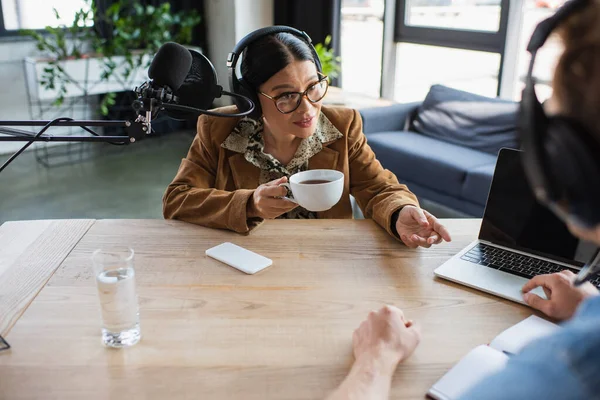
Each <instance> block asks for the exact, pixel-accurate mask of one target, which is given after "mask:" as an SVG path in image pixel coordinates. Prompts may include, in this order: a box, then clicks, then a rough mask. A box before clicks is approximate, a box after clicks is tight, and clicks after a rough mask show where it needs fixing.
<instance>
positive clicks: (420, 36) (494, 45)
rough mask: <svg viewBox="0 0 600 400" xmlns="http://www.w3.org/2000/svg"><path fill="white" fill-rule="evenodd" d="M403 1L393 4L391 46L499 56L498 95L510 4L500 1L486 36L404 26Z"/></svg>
mask: <svg viewBox="0 0 600 400" xmlns="http://www.w3.org/2000/svg"><path fill="white" fill-rule="evenodd" d="M407 2H408V1H407V0H397V1H396V10H395V19H394V42H395V43H396V44H398V43H412V44H422V45H429V46H436V47H446V48H454V49H461V50H472V51H481V52H487V53H494V54H499V55H500V66H499V69H498V87H497V94H498V95H500V90H501V87H502V76H503V75H504V73H503V69H504V57H505V53H506V45H507V34H508V22H509V15H510V7H511V5H510V0H500V24H499V26H498V31H496V32H486V31H478V30H469V29H458V28H436V27H425V26H412V25H407V24H406V8H407V7H406V6H407Z"/></svg>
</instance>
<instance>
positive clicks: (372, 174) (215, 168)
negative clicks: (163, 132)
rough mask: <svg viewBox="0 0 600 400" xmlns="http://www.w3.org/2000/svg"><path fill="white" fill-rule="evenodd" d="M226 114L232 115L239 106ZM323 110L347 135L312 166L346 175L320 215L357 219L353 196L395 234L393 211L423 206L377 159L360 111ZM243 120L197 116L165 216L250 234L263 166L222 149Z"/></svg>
mask: <svg viewBox="0 0 600 400" xmlns="http://www.w3.org/2000/svg"><path fill="white" fill-rule="evenodd" d="M219 111H221V112H227V113H233V112H235V108H234V107H224V108H222V109H220V110H219ZM321 112H323V113H324V114H325V116H326V117H327V118H328V119H329V120H330V121H331V123H332V124H333V125H334V126H335V127H336V128H337V129H338V130H339V131H340V132H341V133H342V134H343V135H344V136H343V137H342V138H341V139H338V140H335V141H333V142H330V143H326V144H324V145H323V150H321V152H320V153H317V154H316V155H314V156H313V157H312V158H311V159H310V160H309V163H308V169H336V170H338V171H341V172H343V173H344V177H345V178H344V194H343V195H342V199H341V200H340V201H339V202H338V203H337V204H336V205H335V206H333V207H332V208H331V209H329V210H327V211H324V212H320V213H318V214H317V216H318V218H320V219H323V218H352V207H351V204H350V194H352V195H353V196H354V197H355V198H356V200H357V202H358V205H359V206H360V208H361V210H362V211H363V213H364V215H365V217H366V218H373V219H374V220H375V221H376V222H377V223H378V224H379V225H381V226H382V227H383V228H384V229H385V230H386V231H388V232H389V233H390V234H391V235H393V231H392V229H391V228H392V227H391V218H392V214H393V213H394V212H395V211H397V210H399V209H400V208H402V207H403V206H405V205H409V204H411V205H418V202H417V198H416V196H415V195H414V194H413V193H411V192H410V191H409V190H408V189H407V187H406V186H405V185H402V184H400V183H398V180H397V178H396V176H395V175H394V174H392V173H391V172H390V171H388V170H386V169H384V168H383V167H382V166H381V164H380V163H379V161H377V159H376V158H375V153H373V151H372V150H371V148H370V147H369V145H368V144H367V139H366V137H365V135H364V134H363V132H362V119H361V117H360V114H359V113H358V111H356V110H351V109H348V108H341V107H326V106H323V107H322V109H321ZM238 121H239V118H218V117H210V116H204V115H203V116H201V117H200V118H198V132H197V135H196V137H195V139H194V141H193V143H192V145H191V147H190V150H189V152H188V155H187V157H186V158H184V159H183V160H182V162H181V165H180V166H179V171H178V172H177V175H176V176H175V179H173V182H172V183H171V184H170V185H169V187H168V188H167V191H166V193H165V195H164V198H163V214H164V217H165V218H167V219H178V220H182V221H187V222H191V223H194V224H198V225H203V226H207V227H210V228H221V229H229V230H232V231H235V232H238V233H248V232H249V231H250V230H251V229H253V228H254V227H256V226H257V225H258V224H259V223H260V222H261V220H259V219H248V218H247V216H246V206H247V204H248V200H249V199H250V198H251V196H252V193H253V192H254V189H256V188H257V187H258V182H259V176H260V169H259V168H258V167H256V166H254V165H253V164H251V163H250V162H248V161H246V159H245V158H244V154H242V153H236V152H233V151H230V150H227V149H224V148H223V147H221V144H222V143H223V142H224V141H225V139H226V138H227V137H228V136H229V134H230V133H231V131H232V130H233V128H234V127H235V126H236V124H237V123H238Z"/></svg>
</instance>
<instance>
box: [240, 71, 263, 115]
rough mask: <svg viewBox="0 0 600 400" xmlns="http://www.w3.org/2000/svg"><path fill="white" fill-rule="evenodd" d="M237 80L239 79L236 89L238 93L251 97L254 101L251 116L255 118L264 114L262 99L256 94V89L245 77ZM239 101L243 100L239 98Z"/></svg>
mask: <svg viewBox="0 0 600 400" xmlns="http://www.w3.org/2000/svg"><path fill="white" fill-rule="evenodd" d="M237 81H238V88H237V90H236V93H238V94H241V95H242V96H245V97H247V98H249V99H250V100H252V102H253V103H254V111H252V113H251V114H250V115H249V117H251V118H254V119H258V118H260V116H261V115H262V109H261V107H260V101H259V100H258V96H256V93H255V91H254V89H252V88H251V87H249V86H248V85H247V84H246V82H245V81H244V79H243V78H239V79H238V80H237ZM238 102H240V103H241V101H239V100H238ZM236 104H237V103H236ZM238 108H240V106H238Z"/></svg>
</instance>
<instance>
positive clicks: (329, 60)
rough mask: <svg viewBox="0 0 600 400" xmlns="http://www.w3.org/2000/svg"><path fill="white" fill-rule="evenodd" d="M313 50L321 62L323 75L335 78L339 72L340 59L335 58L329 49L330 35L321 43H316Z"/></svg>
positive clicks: (332, 51)
mask: <svg viewBox="0 0 600 400" xmlns="http://www.w3.org/2000/svg"><path fill="white" fill-rule="evenodd" d="M315 50H316V52H317V55H318V56H319V60H320V61H321V68H322V69H323V74H325V75H327V76H328V77H329V78H337V77H338V75H339V73H340V70H341V65H340V63H341V58H340V57H338V56H336V55H335V52H334V50H333V49H332V48H331V35H327V37H326V38H325V41H324V42H323V43H317V44H316V45H315Z"/></svg>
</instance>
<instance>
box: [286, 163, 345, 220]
mask: <svg viewBox="0 0 600 400" xmlns="http://www.w3.org/2000/svg"><path fill="white" fill-rule="evenodd" d="M281 186H285V187H286V188H287V189H288V191H289V192H290V193H291V197H290V196H288V197H286V199H288V200H290V201H293V202H294V203H297V204H299V205H300V206H302V207H304V208H305V209H307V210H308V211H314V212H317V211H326V210H329V209H330V208H331V207H333V206H334V205H336V204H337V202H338V201H340V199H341V198H342V193H343V192H344V174H343V173H342V172H340V171H336V170H333V169H313V170H309V171H303V172H298V173H297V174H294V175H292V176H290V179H289V183H282V184H281Z"/></svg>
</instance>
